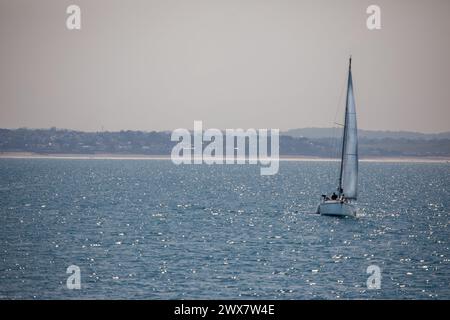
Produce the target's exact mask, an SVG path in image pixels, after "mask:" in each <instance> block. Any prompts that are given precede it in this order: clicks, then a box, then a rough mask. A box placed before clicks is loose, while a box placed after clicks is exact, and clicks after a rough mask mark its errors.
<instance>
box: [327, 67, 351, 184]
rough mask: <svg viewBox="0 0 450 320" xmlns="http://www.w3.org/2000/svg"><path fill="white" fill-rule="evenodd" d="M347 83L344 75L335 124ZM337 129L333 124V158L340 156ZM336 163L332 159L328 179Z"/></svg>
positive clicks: (329, 179) (331, 152)
mask: <svg viewBox="0 0 450 320" xmlns="http://www.w3.org/2000/svg"><path fill="white" fill-rule="evenodd" d="M346 71H347V69H346ZM347 83H348V79H346V77H343V81H342V87H341V92H340V95H339V100H338V103H337V105H336V109H335V113H334V121H333V123H334V124H339V123H338V122H337V117H338V113H339V110H340V106H341V103H342V98H343V96H344V91H345V88H346V85H347ZM339 125H341V124H339ZM337 129H338V128H337V127H336V126H333V136H332V137H331V143H330V147H331V150H330V156H331V158H332V159H335V158H338V156H339V150H338V145H339V143H338V130H337ZM334 165H335V163H334V162H333V161H330V168H329V170H328V181H331V175H332V174H333V173H332V172H333V171H334V170H333V169H334ZM335 179H336V181H334V180H335ZM335 179H333V181H334V182H337V180H338V179H337V177H335ZM334 182H333V185H334V184H335V183H334Z"/></svg>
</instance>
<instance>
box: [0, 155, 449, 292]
mask: <svg viewBox="0 0 450 320" xmlns="http://www.w3.org/2000/svg"><path fill="white" fill-rule="evenodd" d="M336 171H337V163H335V162H314V161H311V162H282V163H281V166H280V172H279V173H278V174H277V175H275V176H260V174H259V173H260V171H259V167H257V166H254V165H233V166H217V165H216V166H207V165H191V166H188V165H184V166H175V165H173V164H172V163H171V162H170V161H163V160H161V161H156V160H58V159H55V160H51V159H2V160H0V298H2V299H18V298H25V299H34V298H36V299H73V298H83V299H91V298H112V299H122V298H125V299H372V298H375V299H383V298H385V299H411V298H414V299H449V298H450V269H449V259H450V250H449V235H450V234H449V228H448V227H449V217H450V215H449V213H450V197H449V186H450V166H449V165H448V164H445V163H441V164H438V163H376V162H362V163H361V164H360V173H361V174H360V196H359V199H358V200H359V201H358V204H359V207H360V213H359V217H358V218H356V219H354V218H345V219H342V218H332V217H324V216H318V215H315V214H310V213H311V212H314V211H315V209H316V205H317V203H318V201H319V198H320V195H321V194H322V193H324V192H326V191H332V190H333V188H334V187H335V183H334V182H335V181H336V179H335V178H336V177H335V175H336V174H335V173H336ZM70 265H77V266H79V267H80V270H81V289H80V290H69V289H67V287H66V280H67V277H68V276H69V274H66V269H67V267H68V266H70ZM370 265H377V266H379V268H380V269H381V276H382V278H381V288H380V289H379V290H369V289H368V288H367V285H366V281H367V278H368V277H369V274H367V273H366V270H367V267H368V266H370Z"/></svg>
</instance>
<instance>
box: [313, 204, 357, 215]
mask: <svg viewBox="0 0 450 320" xmlns="http://www.w3.org/2000/svg"><path fill="white" fill-rule="evenodd" d="M356 211H357V209H356V206H354V205H353V204H351V203H348V202H342V201H337V200H336V201H335V200H330V201H324V202H321V203H320V204H319V206H318V207H317V213H318V214H321V215H324V216H338V217H356Z"/></svg>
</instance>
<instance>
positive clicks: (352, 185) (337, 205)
mask: <svg viewBox="0 0 450 320" xmlns="http://www.w3.org/2000/svg"><path fill="white" fill-rule="evenodd" d="M346 100H347V101H346V104H345V117H344V130H343V135H342V149H341V163H340V172H339V186H338V188H337V193H336V192H333V194H332V195H331V196H330V197H328V196H327V195H322V200H321V202H320V203H319V205H318V207H317V213H318V214H321V215H329V216H353V217H355V216H356V212H357V207H356V206H355V204H354V201H356V198H357V194H358V135H357V126H356V106H355V97H354V96H353V81H352V57H350V59H349V68H348V80H347V99H346Z"/></svg>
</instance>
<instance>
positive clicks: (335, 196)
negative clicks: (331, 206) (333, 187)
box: [331, 192, 338, 200]
mask: <svg viewBox="0 0 450 320" xmlns="http://www.w3.org/2000/svg"><path fill="white" fill-rule="evenodd" d="M337 198H338V196H337V194H336V193H334V192H333V194H332V195H331V200H336V199H337Z"/></svg>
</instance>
